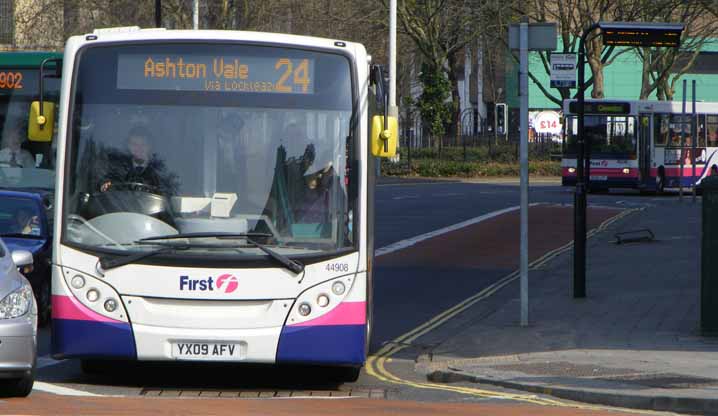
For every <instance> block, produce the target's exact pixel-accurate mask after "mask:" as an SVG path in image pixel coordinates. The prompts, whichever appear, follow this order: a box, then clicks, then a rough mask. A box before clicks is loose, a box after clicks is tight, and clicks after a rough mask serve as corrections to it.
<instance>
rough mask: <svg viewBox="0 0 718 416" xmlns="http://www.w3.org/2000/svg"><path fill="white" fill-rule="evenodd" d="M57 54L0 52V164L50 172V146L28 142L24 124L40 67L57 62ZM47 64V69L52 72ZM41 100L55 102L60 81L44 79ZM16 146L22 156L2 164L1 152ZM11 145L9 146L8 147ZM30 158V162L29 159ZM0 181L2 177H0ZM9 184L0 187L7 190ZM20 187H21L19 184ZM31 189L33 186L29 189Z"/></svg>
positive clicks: (36, 95) (36, 91)
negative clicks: (42, 98) (18, 146)
mask: <svg viewBox="0 0 718 416" xmlns="http://www.w3.org/2000/svg"><path fill="white" fill-rule="evenodd" d="M61 58H62V54H61V53H57V52H0V163H1V164H3V166H4V165H9V164H12V165H14V166H17V167H21V166H22V167H25V168H29V167H30V166H29V165H31V164H32V167H34V168H44V169H48V168H52V167H53V165H54V154H53V151H52V147H53V146H52V145H51V141H50V142H45V143H42V142H30V141H29V140H28V138H27V137H28V136H27V121H28V116H29V113H30V104H31V102H32V101H37V100H38V99H39V85H40V82H39V77H40V65H41V64H42V62H43V61H44V60H46V59H61ZM54 65H55V62H51V63H49V65H48V68H54ZM44 83H45V87H44V93H45V98H44V100H45V101H46V102H47V101H51V102H55V103H56V102H58V100H59V95H60V79H59V78H51V77H46V78H45V79H44ZM18 141H19V142H20V147H21V149H22V151H21V152H22V154H21V156H20V157H17V154H18V152H13V156H16V157H15V158H13V159H8V160H4V159H6V158H4V156H6V155H5V153H8V154H10V153H9V152H5V153H2V150H3V149H7V148H9V147H11V146H16V145H17V142H18ZM11 142H12V143H11ZM30 156H31V157H32V159H31V158H30ZM0 179H2V176H0ZM6 185H11V184H10V183H8V184H5V183H1V181H0V187H7V186H6ZM20 185H22V184H20ZM32 187H35V186H32Z"/></svg>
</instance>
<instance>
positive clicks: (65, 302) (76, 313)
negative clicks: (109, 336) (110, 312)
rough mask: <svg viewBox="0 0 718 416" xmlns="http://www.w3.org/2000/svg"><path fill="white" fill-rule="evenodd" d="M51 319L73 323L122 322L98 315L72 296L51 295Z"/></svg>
mask: <svg viewBox="0 0 718 416" xmlns="http://www.w3.org/2000/svg"><path fill="white" fill-rule="evenodd" d="M52 318H53V319H72V320H75V321H94V322H113V323H122V321H118V320H115V319H112V318H108V317H106V316H102V315H100V314H99V313H97V312H95V311H93V310H92V309H90V308H88V307H87V306H85V305H83V304H82V303H80V302H79V301H78V300H77V299H75V298H74V297H73V296H59V295H52Z"/></svg>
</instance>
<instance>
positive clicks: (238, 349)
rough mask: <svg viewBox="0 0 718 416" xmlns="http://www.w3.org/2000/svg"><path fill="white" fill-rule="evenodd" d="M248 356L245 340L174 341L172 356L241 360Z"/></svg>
mask: <svg viewBox="0 0 718 416" xmlns="http://www.w3.org/2000/svg"><path fill="white" fill-rule="evenodd" d="M246 356H247V344H246V343H244V342H175V343H172V357H173V358H175V359H177V360H207V361H240V360H243V359H245V357H246Z"/></svg>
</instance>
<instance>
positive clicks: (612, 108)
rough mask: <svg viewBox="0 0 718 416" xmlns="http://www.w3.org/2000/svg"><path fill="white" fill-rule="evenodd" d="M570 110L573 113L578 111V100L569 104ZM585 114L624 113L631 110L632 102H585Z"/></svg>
mask: <svg viewBox="0 0 718 416" xmlns="http://www.w3.org/2000/svg"><path fill="white" fill-rule="evenodd" d="M568 111H569V112H571V113H572V114H577V113H578V102H576V101H571V102H570V103H569V105H568ZM583 112H584V114H605V115H622V114H629V113H630V112H631V103H628V102H625V101H603V102H584V104H583Z"/></svg>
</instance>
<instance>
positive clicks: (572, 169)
mask: <svg viewBox="0 0 718 416" xmlns="http://www.w3.org/2000/svg"><path fill="white" fill-rule="evenodd" d="M568 173H576V168H568Z"/></svg>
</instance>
